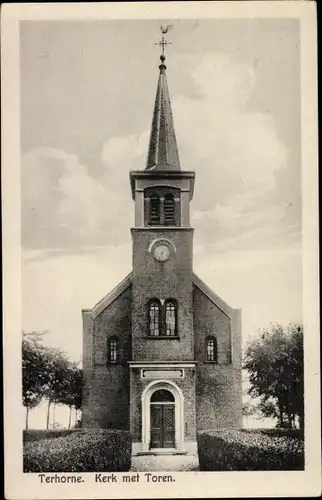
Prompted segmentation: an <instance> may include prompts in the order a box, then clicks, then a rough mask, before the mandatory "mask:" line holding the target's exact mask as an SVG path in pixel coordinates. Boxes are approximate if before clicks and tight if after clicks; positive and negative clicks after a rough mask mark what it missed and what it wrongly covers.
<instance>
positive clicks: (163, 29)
mask: <svg viewBox="0 0 322 500" xmlns="http://www.w3.org/2000/svg"><path fill="white" fill-rule="evenodd" d="M172 28H173V26H172V24H168V25H167V26H160V31H161V33H162V38H161V40H160V41H159V42H155V44H154V45H159V46H160V47H161V48H162V57H164V47H166V46H167V45H171V43H172V42H169V40H165V38H164V36H163V35H165V34H166V33H168V31H169V30H171V29H172Z"/></svg>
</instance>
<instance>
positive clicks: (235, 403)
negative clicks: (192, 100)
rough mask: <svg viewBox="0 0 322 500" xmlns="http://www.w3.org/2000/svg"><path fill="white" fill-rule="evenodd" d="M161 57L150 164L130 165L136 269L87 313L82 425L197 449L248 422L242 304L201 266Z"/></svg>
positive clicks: (191, 176) (188, 180) (175, 449)
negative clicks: (205, 276) (231, 300)
mask: <svg viewBox="0 0 322 500" xmlns="http://www.w3.org/2000/svg"><path fill="white" fill-rule="evenodd" d="M162 48H164V47H162ZM160 59H161V64H160V65H159V76H158V83H157V91H156V99H155V106H154V111H153V118H152V125H151V132H150V142H149V148H148V151H147V162H146V165H145V168H142V170H137V171H131V172H130V186H131V192H132V198H133V202H134V203H133V205H134V212H135V223H134V227H133V228H131V236H132V262H133V267H132V272H131V273H130V274H129V275H128V276H126V277H125V278H124V280H123V281H122V282H121V283H119V284H118V285H117V286H116V287H115V288H114V289H113V290H112V291H110V292H109V293H108V294H107V295H106V296H105V297H104V298H102V300H101V301H100V302H98V303H97V304H96V305H95V306H94V307H93V308H92V309H83V311H82V316H83V370H84V390H83V408H82V415H83V417H82V419H83V422H82V425H83V427H101V428H112V429H124V430H129V431H130V432H131V435H132V442H133V444H132V454H133V455H138V454H149V453H153V454H157V453H160V454H162V453H167V454H169V453H170V454H187V455H190V454H196V452H197V432H198V431H199V430H210V429H211V430H215V429H220V428H240V427H242V376H241V374H242V371H241V370H242V367H241V311H240V309H234V308H232V307H231V306H230V305H228V304H227V303H226V302H225V301H224V300H223V299H221V298H220V297H219V296H218V295H217V294H216V293H215V292H213V291H212V290H211V289H210V288H209V287H208V286H207V285H206V284H205V283H204V282H203V281H202V280H201V279H200V278H199V277H198V276H197V275H196V274H195V273H194V270H193V235H194V231H193V228H192V227H191V226H190V202H191V200H192V198H193V193H194V183H195V172H193V171H186V170H184V169H182V168H181V165H180V159H179V152H178V147H177V140H176V135H175V129H174V123H173V117H172V111H171V102H170V96H169V91H168V86H167V78H166V65H165V56H164V52H163V50H162V55H161V57H160ZM142 167H143V166H142ZM196 168H197V165H196Z"/></svg>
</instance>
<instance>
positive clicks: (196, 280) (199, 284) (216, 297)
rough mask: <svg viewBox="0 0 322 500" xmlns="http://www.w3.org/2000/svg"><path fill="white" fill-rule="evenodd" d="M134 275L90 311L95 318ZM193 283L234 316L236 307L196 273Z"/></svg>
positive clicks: (120, 292) (224, 310)
mask: <svg viewBox="0 0 322 500" xmlns="http://www.w3.org/2000/svg"><path fill="white" fill-rule="evenodd" d="M132 275H133V273H132V272H131V273H129V274H128V275H127V276H126V277H125V278H124V280H123V281H121V282H120V283H119V284H118V285H116V287H115V288H113V290H111V291H110V292H109V293H108V294H107V295H105V297H103V298H102V299H101V300H100V301H99V302H98V303H97V304H96V305H95V306H94V307H93V308H92V309H90V312H91V314H92V317H93V319H94V318H96V317H97V316H98V315H99V314H101V312H103V311H104V310H105V309H106V307H108V306H109V305H110V304H112V302H114V300H116V299H117V298H118V297H119V296H120V295H121V294H122V293H123V292H125V290H126V289H127V288H128V287H129V286H130V285H131V284H132ZM192 282H193V285H194V286H196V287H197V288H198V289H199V290H200V291H201V292H202V293H204V294H205V295H206V296H207V297H208V298H209V299H210V300H211V302H213V304H215V305H216V306H217V307H218V308H219V309H220V310H221V311H222V312H223V313H225V314H226V316H228V317H229V318H231V317H232V313H233V311H234V309H233V308H232V307H231V306H230V305H228V304H227V303H226V302H225V301H224V300H223V299H222V298H221V297H219V295H217V294H216V293H215V292H214V291H213V290H211V288H209V287H208V285H206V283H204V282H203V281H202V280H201V279H200V278H199V277H198V276H197V275H196V274H195V273H193V275H192Z"/></svg>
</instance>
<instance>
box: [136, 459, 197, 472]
mask: <svg viewBox="0 0 322 500" xmlns="http://www.w3.org/2000/svg"><path fill="white" fill-rule="evenodd" d="M198 470H199V462H198V456H195V455H194V456H191V455H189V456H188V455H140V456H136V457H132V467H131V471H133V472H145V471H148V472H153V471H167V472H177V471H182V472H183V471H198Z"/></svg>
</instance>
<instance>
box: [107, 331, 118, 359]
mask: <svg viewBox="0 0 322 500" xmlns="http://www.w3.org/2000/svg"><path fill="white" fill-rule="evenodd" d="M108 361H109V362H110V363H116V362H117V361H118V348H117V338H116V337H112V338H110V339H109V341H108Z"/></svg>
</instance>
